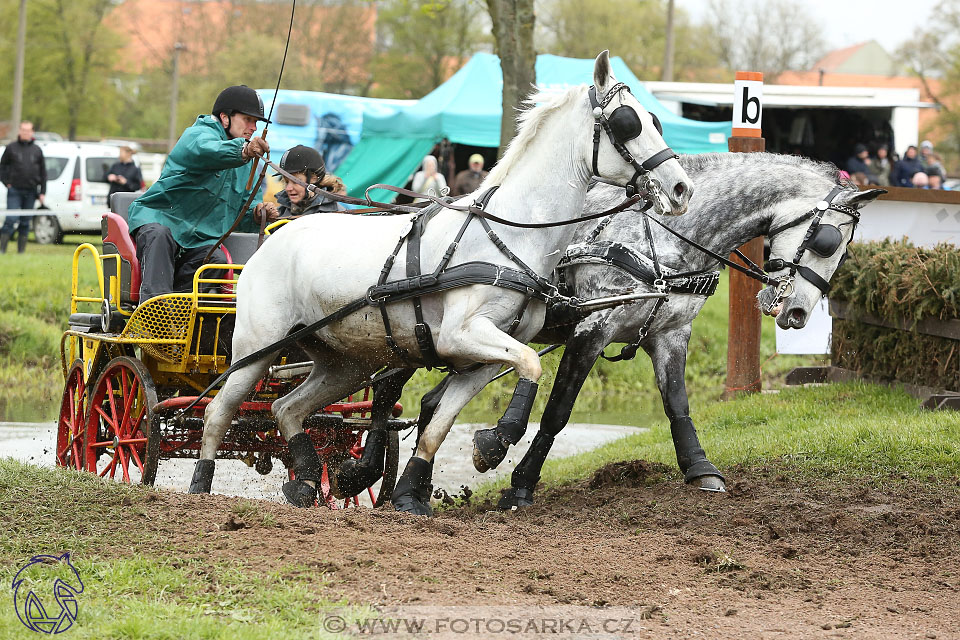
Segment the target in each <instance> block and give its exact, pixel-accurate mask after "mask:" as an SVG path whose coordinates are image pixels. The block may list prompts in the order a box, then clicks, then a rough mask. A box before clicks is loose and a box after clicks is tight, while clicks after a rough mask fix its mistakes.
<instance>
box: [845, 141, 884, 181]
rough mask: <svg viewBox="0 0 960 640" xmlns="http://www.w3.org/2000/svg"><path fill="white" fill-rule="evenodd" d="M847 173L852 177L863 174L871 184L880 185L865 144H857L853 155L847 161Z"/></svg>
mask: <svg viewBox="0 0 960 640" xmlns="http://www.w3.org/2000/svg"><path fill="white" fill-rule="evenodd" d="M847 171H848V172H849V173H850V175H855V174H857V173H862V174H864V176H866V180H867V182H868V183H869V184H878V183H877V176H876V173H875V171H874V169H873V161H872V160H871V159H870V152H869V151H867V145H865V144H857V146H855V147H854V148H853V155H852V156H851V157H850V159H849V160H847Z"/></svg>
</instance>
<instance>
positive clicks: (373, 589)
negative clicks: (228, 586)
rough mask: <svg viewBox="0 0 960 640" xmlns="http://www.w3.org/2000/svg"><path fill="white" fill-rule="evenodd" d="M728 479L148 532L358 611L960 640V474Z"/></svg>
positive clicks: (652, 469)
mask: <svg viewBox="0 0 960 640" xmlns="http://www.w3.org/2000/svg"><path fill="white" fill-rule="evenodd" d="M728 483H729V488H730V492H729V493H727V494H725V495H716V494H707V493H703V492H699V491H695V490H692V489H689V488H687V487H685V486H683V485H681V484H680V483H679V476H678V474H677V472H676V471H675V470H673V469H668V468H666V467H662V466H659V465H650V464H647V463H643V462H634V463H629V464H624V465H614V466H611V467H607V468H605V469H603V470H601V471H600V472H598V473H597V474H596V476H594V477H593V478H592V479H591V480H589V481H585V482H582V483H580V484H577V485H574V486H570V487H564V488H561V489H557V490H554V491H552V492H547V493H542V494H541V495H540V496H539V499H540V504H539V505H538V506H535V507H533V508H531V509H529V510H524V511H519V512H513V513H506V514H504V513H498V512H490V511H489V510H488V509H489V508H490V507H491V505H476V504H473V505H469V506H466V507H462V508H457V509H451V510H447V511H443V512H441V513H439V514H438V515H437V516H436V517H435V518H433V519H423V518H417V517H413V516H408V515H406V514H400V513H396V512H392V511H385V510H378V511H371V510H363V511H353V512H331V511H327V510H325V509H319V510H314V511H310V512H303V511H299V510H295V509H293V508H288V507H285V506H283V505H278V504H273V503H267V502H264V503H262V504H261V505H260V508H259V511H258V513H257V514H256V515H250V516H248V517H247V520H246V521H243V520H242V519H240V520H241V521H240V522H239V523H238V522H237V518H236V516H235V515H234V513H233V508H234V506H235V505H236V499H233V498H225V497H220V496H189V495H182V494H177V493H172V492H160V493H159V494H156V495H155V496H154V495H151V496H149V498H151V499H149V500H147V501H146V502H145V503H144V505H143V508H144V509H145V510H146V518H145V519H143V520H141V522H144V525H143V526H145V527H149V528H150V529H155V530H156V531H157V533H158V534H160V535H156V534H155V536H156V538H157V539H158V540H160V541H162V544H164V545H167V544H170V543H173V544H174V545H175V546H176V547H177V548H179V549H182V555H183V556H185V557H191V556H192V557H203V558H206V559H208V560H210V559H212V560H219V561H232V560H242V561H244V562H246V563H247V564H248V565H250V566H251V567H253V568H256V569H263V570H267V569H280V568H282V567H284V566H289V565H291V564H295V563H306V564H307V565H308V566H310V567H313V568H314V569H313V570H314V571H316V572H317V574H318V575H319V574H320V573H321V572H326V573H327V575H328V578H329V579H330V580H331V582H330V586H328V587H327V589H328V591H327V595H329V596H336V595H338V594H342V595H343V596H345V597H346V598H347V599H348V600H349V601H350V602H353V603H358V604H361V603H372V604H375V605H382V606H390V605H398V604H404V603H406V604H415V605H468V604H469V605H498V606H531V607H535V606H538V605H543V606H552V605H587V606H592V607H604V606H615V607H619V606H629V607H634V608H637V609H639V610H641V611H642V612H643V613H642V615H641V620H640V621H639V625H638V626H635V627H633V629H632V634H631V635H630V636H629V637H658V638H662V637H690V636H695V635H698V634H699V635H701V637H708V638H832V637H855V638H960V488H958V485H960V482H958V481H957V480H956V479H953V480H951V481H950V482H949V483H947V484H946V486H945V484H944V483H940V484H937V483H933V482H931V483H919V482H916V481H912V480H905V479H902V478H887V479H884V482H883V486H878V485H877V484H875V483H874V482H872V481H859V482H845V483H835V482H832V481H827V480H823V479H818V480H799V479H797V477H796V476H795V475H788V474H787V473H786V472H785V471H784V470H783V469H781V468H763V469H744V468H737V469H732V470H730V473H729V475H728ZM264 514H269V516H271V517H272V518H268V520H267V525H265V524H264V521H263V515H264ZM128 524H129V523H128ZM238 527H239V528H238ZM199 532H206V533H205V535H204V536H203V538H202V541H201V542H200V543H199V547H198V543H197V534H198V533H199ZM278 540H287V541H289V546H288V545H278ZM158 544H159V543H158ZM285 546H286V547H287V548H286V550H285V551H284V550H279V551H278V547H279V548H281V549H282V547H285ZM100 552H101V553H103V554H104V555H108V556H109V555H110V551H109V550H108V549H102V550H100ZM198 579H201V580H215V576H210V575H203V576H198ZM318 583H319V580H318ZM461 637H462V636H461Z"/></svg>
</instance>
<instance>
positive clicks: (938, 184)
mask: <svg viewBox="0 0 960 640" xmlns="http://www.w3.org/2000/svg"><path fill="white" fill-rule="evenodd" d="M925 173H926V174H927V182H928V184H929V186H928V187H927V188H928V189H935V190H937V191H941V190H943V178H942V177H941V176H940V172H939V171H937V170H936V169H927V171H926V172H925Z"/></svg>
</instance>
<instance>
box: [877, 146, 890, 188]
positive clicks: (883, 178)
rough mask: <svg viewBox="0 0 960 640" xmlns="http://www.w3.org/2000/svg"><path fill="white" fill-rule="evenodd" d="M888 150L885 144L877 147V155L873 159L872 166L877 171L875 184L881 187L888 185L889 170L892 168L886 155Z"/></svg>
mask: <svg viewBox="0 0 960 640" xmlns="http://www.w3.org/2000/svg"><path fill="white" fill-rule="evenodd" d="M888 153H889V150H888V149H887V145H886V144H881V145H880V146H878V147H877V156H876V158H874V160H873V166H874V167H875V168H876V171H877V184H879V185H880V186H881V187H889V186H890V171H891V169H892V168H893V167H892V166H891V164H890V158H889V157H888Z"/></svg>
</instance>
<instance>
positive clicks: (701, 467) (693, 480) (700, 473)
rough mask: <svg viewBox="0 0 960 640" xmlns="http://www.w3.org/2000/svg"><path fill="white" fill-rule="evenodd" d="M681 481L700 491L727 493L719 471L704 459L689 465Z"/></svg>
mask: <svg viewBox="0 0 960 640" xmlns="http://www.w3.org/2000/svg"><path fill="white" fill-rule="evenodd" d="M683 481H684V482H685V483H687V484H689V485H690V486H693V487H697V488H698V489H701V490H702V491H713V492H714V493H726V491H727V485H726V482H725V480H724V477H723V476H722V475H721V474H720V470H719V469H717V468H716V467H715V466H714V465H713V463H712V462H710V461H709V460H707V459H706V458H704V459H703V460H700V461H699V462H696V463H694V464H693V465H691V466H690V468H689V469H687V470H686V472H685V473H684V474H683Z"/></svg>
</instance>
